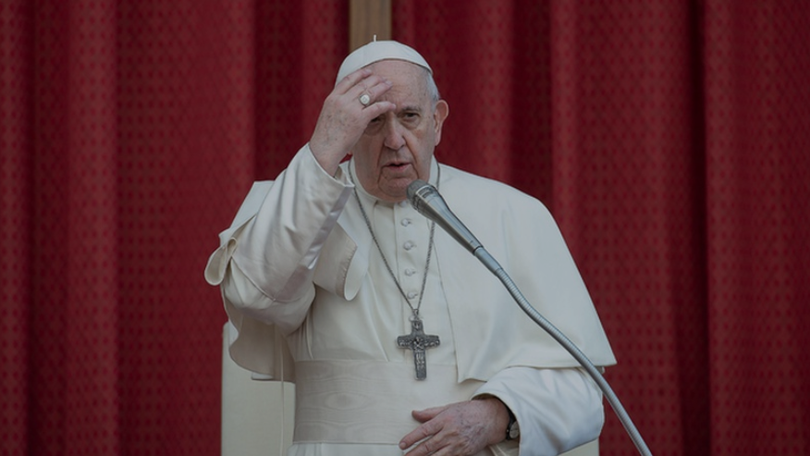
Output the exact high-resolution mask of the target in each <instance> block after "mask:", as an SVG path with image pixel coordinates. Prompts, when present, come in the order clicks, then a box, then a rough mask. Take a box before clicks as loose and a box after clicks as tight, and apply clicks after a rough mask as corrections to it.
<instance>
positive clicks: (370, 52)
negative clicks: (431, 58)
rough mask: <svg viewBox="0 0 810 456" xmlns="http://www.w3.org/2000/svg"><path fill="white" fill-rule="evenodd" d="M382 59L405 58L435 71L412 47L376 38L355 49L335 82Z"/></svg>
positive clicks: (347, 58) (344, 63)
mask: <svg viewBox="0 0 810 456" xmlns="http://www.w3.org/2000/svg"><path fill="white" fill-rule="evenodd" d="M380 60H404V61H406V62H411V63H415V64H417V65H419V66H421V67H424V68H425V69H427V70H428V71H430V72H431V73H433V70H432V69H431V68H430V65H428V63H427V61H426V60H425V59H424V57H422V56H421V55H419V53H418V52H416V50H414V49H413V48H412V47H410V46H406V45H404V44H402V43H399V42H397V41H376V40H375V41H372V42H370V43H368V44H366V45H365V46H361V47H359V48H357V49H355V51H354V52H352V53H351V54H349V56H348V57H346V59H345V60H344V61H343V64H342V65H340V69H339V70H338V75H337V80H336V81H335V84H337V83H338V82H340V80H341V79H343V78H345V77H346V76H347V75H349V74H351V73H353V72H355V71H357V70H359V69H360V68H363V67H365V66H368V65H371V64H372V63H374V62H379V61H380Z"/></svg>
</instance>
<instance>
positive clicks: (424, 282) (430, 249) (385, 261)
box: [348, 163, 442, 320]
mask: <svg viewBox="0 0 810 456" xmlns="http://www.w3.org/2000/svg"><path fill="white" fill-rule="evenodd" d="M437 165H438V163H437ZM348 169H349V180H351V181H352V184H354V198H355V199H356V200H357V205H358V206H360V213H361V214H363V220H364V221H365V222H366V226H367V227H368V232H369V233H371V239H372V240H373V241H374V245H376V246H377V250H378V251H379V252H380V257H382V260H383V264H385V269H387V270H388V273H389V274H390V275H391V278H392V279H394V283H395V284H396V285H397V289H398V290H399V293H400V294H401V295H402V297H403V298H405V303H407V304H408V307H410V308H411V313H412V314H413V317H414V318H415V319H417V320H420V318H419V309H420V308H421V307H422V298H423V297H424V296H425V286H426V285H427V276H428V268H429V267H430V257H431V252H433V233H434V232H435V231H436V222H433V221H431V224H430V241H429V242H428V252H427V259H426V260H425V273H424V275H423V276H422V290H421V291H420V292H419V303H418V304H417V305H416V307H414V306H413V305H412V304H411V300H410V299H408V295H406V294H405V291H403V290H402V286H401V285H400V284H399V280H397V276H396V274H394V270H393V269H391V265H390V264H388V259H386V258H385V254H384V253H383V250H382V247H380V242H379V241H378V240H377V236H376V235H375V234H374V230H373V229H372V228H371V220H370V219H369V218H368V215H367V214H366V210H365V209H364V208H363V203H362V202H361V201H360V195H358V193H357V183H356V182H355V181H354V175H353V174H352V167H351V165H349V166H348ZM437 169H438V173H436V188H437V189H438V187H439V181H440V180H441V176H442V170H441V168H440V167H438V166H437Z"/></svg>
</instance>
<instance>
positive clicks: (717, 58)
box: [0, 0, 810, 456]
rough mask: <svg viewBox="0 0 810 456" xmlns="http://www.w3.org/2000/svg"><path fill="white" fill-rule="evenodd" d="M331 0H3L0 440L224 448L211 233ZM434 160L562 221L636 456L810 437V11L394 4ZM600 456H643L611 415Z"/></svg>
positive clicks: (152, 450)
mask: <svg viewBox="0 0 810 456" xmlns="http://www.w3.org/2000/svg"><path fill="white" fill-rule="evenodd" d="M347 11H348V2H347V1H345V0H344V1H334V0H319V1H308V2H288V1H281V0H278V1H249V0H238V1H237V0H202V1H201V0H181V1H165V0H162V1H161V0H140V1H124V0H119V1H115V0H74V1H70V2H61V1H55V0H52V1H44V0H43V1H24V0H7V1H5V2H4V3H3V4H2V5H1V6H0V122H2V124H0V207H1V208H2V211H1V212H0V290H2V301H1V302H2V308H0V372H1V373H2V375H1V377H0V402H2V404H0V405H1V407H0V452H2V453H3V454H9V455H28V454H30V455H51V454H53V455H57V454H77V455H79V454H87V455H91V454H92V455H97V454H109V455H119V454H121V455H124V454H127V455H128V454H153V455H162V454H165V455H178V454H203V455H211V456H213V455H215V454H218V453H219V436H218V434H219V388H220V385H219V379H220V367H219V363H220V330H221V325H222V323H223V322H224V320H225V316H224V312H223V311H222V309H221V303H220V302H219V296H218V292H217V290H216V289H213V288H211V287H209V286H207V285H206V284H205V283H204V281H203V280H202V269H203V266H204V264H205V261H206V259H207V255H208V253H209V252H210V251H212V250H213V248H214V247H215V246H216V242H217V240H216V233H217V232H218V231H219V230H221V229H222V228H224V227H225V226H227V224H228V223H229V221H230V219H231V217H232V216H233V214H234V213H235V211H236V208H237V207H238V204H239V202H240V201H241V198H242V197H243V195H244V194H245V192H246V191H247V189H248V188H249V185H250V182H251V181H252V180H254V179H269V178H273V177H274V176H275V175H276V174H277V173H278V172H279V171H280V170H281V169H283V167H284V165H285V164H286V163H287V161H288V160H289V159H290V157H291V156H292V155H293V154H294V153H295V151H297V149H298V148H299V147H300V146H301V145H302V144H303V143H305V142H306V141H307V139H308V137H309V134H310V132H311V130H312V128H313V126H314V122H315V119H316V117H317V114H318V111H319V109H320V101H321V100H322V99H323V97H325V95H326V94H327V93H328V92H329V90H330V88H331V86H332V84H333V82H334V79H333V78H334V74H335V71H336V68H337V66H338V65H339V63H340V61H341V59H342V57H343V56H344V55H345V52H346V42H347V41H348V29H347V23H348V13H347ZM393 17H394V23H393V30H394V35H395V38H397V39H399V40H402V41H404V42H406V43H409V44H412V45H414V46H415V47H416V48H417V49H419V50H420V51H422V53H423V54H424V55H425V56H426V58H427V59H428V61H430V62H431V64H432V65H433V66H434V69H435V71H436V78H437V82H438V84H439V87H440V89H441V90H442V92H443V95H444V97H445V98H446V99H447V100H448V101H449V103H450V107H451V109H450V118H449V119H448V123H447V124H446V129H445V134H444V135H443V142H442V144H441V145H440V146H439V149H438V151H437V154H438V156H439V157H440V159H442V160H444V161H445V162H447V163H449V164H453V165H455V166H459V167H461V168H464V169H467V170H470V171H473V172H476V173H479V174H483V175H487V176H490V177H494V178H497V179H500V180H503V181H506V182H508V183H511V184H513V185H515V186H517V187H518V188H521V189H523V190H524V191H526V192H528V193H531V194H533V195H535V196H537V197H538V198H540V199H541V200H543V201H544V202H545V203H546V204H547V205H548V206H549V207H550V208H551V210H552V212H553V213H554V215H555V217H556V218H557V220H558V222H559V223H560V225H561V227H562V230H563V233H564V234H565V236H566V239H567V240H568V242H569V245H570V247H571V250H572V252H573V254H574V256H575V258H576V260H577V263H578V264H579V266H580V268H581V270H582V273H583V275H584V277H585V280H586V283H587V284H588V286H589V288H590V290H591V292H592V295H593V297H594V301H595V303H596V305H597V308H598V311H599V313H600V315H601V316H602V319H603V322H604V324H605V327H606V330H607V332H608V336H609V337H610V339H611V342H612V344H613V347H614V350H615V352H616V355H617V357H618V360H619V365H618V366H616V367H614V368H611V369H609V370H608V373H607V376H608V380H609V381H610V383H611V385H613V387H614V389H615V390H616V392H617V393H618V395H619V397H620V398H621V399H622V401H623V403H624V405H625V407H627V409H628V411H629V413H630V415H631V416H632V417H633V419H634V421H635V422H636V425H637V426H638V427H639V430H640V431H641V433H642V435H643V436H644V437H645V439H646V440H647V442H648V444H649V446H650V448H651V449H652V451H653V453H654V454H656V455H658V456H662V455H690V456H691V455H713V456H719V455H726V454H728V455H735V456H736V455H751V456H753V455H773V454H780V455H796V456H799V455H805V454H810V435H809V434H808V433H807V429H810V393H808V391H810V380H808V375H810V368H808V367H807V366H808V365H807V363H806V359H807V357H808V354H809V353H810V332H808V331H807V330H806V329H805V328H807V327H808V325H810V307H808V302H810V280H808V271H809V270H810V268H808V261H807V258H808V257H810V228H808V226H810V203H809V202H808V201H810V183H808V182H810V157H808V155H809V154H810V89H809V88H808V83H807V82H808V80H810V9H808V8H807V7H806V5H805V4H804V2H802V1H800V0H793V1H768V2H763V1H757V0H746V1H739V0H706V1H702V2H682V1H678V0H649V1H638V0H635V1H632V0H621V1H611V2H570V1H566V0H550V1H543V2H538V1H534V0H532V1H530V0H513V1H503V0H497V1H496V0H492V1H485V0H447V1H442V2H435V1H429V0H407V1H406V0H399V1H395V2H394V14H393ZM606 415H607V424H606V427H605V430H604V432H603V435H602V438H601V453H602V454H604V455H625V454H626V455H630V454H636V452H635V449H634V448H633V446H632V443H631V442H630V441H629V439H628V437H627V436H626V434H625V433H624V430H623V429H622V428H621V425H620V424H619V423H618V421H617V420H616V418H615V416H614V415H613V412H612V411H611V410H610V409H609V408H608V410H607V411H606Z"/></svg>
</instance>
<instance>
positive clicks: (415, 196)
mask: <svg viewBox="0 0 810 456" xmlns="http://www.w3.org/2000/svg"><path fill="white" fill-rule="evenodd" d="M407 194H408V200H410V202H411V205H412V206H413V208H414V209H416V211H417V212H419V213H420V214H422V215H424V216H425V217H427V218H428V219H430V220H432V221H434V222H436V224H438V225H439V226H441V227H442V228H443V229H444V230H445V231H447V232H448V233H449V234H450V235H451V236H452V237H453V238H455V239H456V241H458V242H459V243H460V244H461V245H463V246H464V247H466V248H467V250H469V251H470V253H472V254H473V255H474V256H475V257H476V258H478V260H479V261H481V263H483V265H484V266H486V268H487V269H489V270H490V271H491V272H492V273H493V274H494V275H495V276H496V277H498V279H500V281H501V283H503V285H504V286H505V287H506V290H507V291H509V294H511V295H512V298H513V299H514V300H515V302H516V303H517V305H518V306H519V307H520V308H521V309H522V310H523V311H524V312H525V313H526V315H528V316H529V317H530V318H531V319H532V320H534V322H535V323H537V325H538V326H540V327H541V328H543V329H544V330H545V331H546V332H547V333H548V334H549V335H550V336H551V337H552V338H554V340H556V341H557V342H558V343H559V344H560V345H562V346H563V348H565V349H566V350H567V351H568V353H570V354H571V356H573V357H574V359H576V360H577V361H578V362H579V364H580V365H582V367H583V368H584V369H585V371H586V372H587V373H588V374H590V376H591V377H592V378H593V380H594V382H595V383H596V384H597V386H599V388H600V389H601V390H602V393H604V396H605V398H606V399H607V401H608V403H610V405H611V406H613V410H614V411H615V412H616V415H617V416H618V418H619V421H621V423H622V424H623V425H624V428H625V430H627V433H628V434H629V435H630V438H631V440H633V443H634V444H635V445H636V449H638V451H639V452H640V453H641V454H642V456H652V453H651V452H650V449H649V448H648V447H647V444H646V443H645V442H644V439H643V438H642V437H641V434H640V433H639V432H638V429H636V426H635V425H634V424H633V420H631V419H630V415H628V414H627V411H626V410H625V409H624V406H622V403H621V401H619V398H618V396H616V393H615V392H613V389H612V388H611V387H610V385H609V384H608V382H607V380H605V378H604V377H603V376H602V373H601V372H600V371H599V369H597V368H596V366H594V365H593V363H592V362H591V360H589V359H588V357H587V356H586V355H585V354H584V353H583V352H582V351H581V350H580V349H579V347H577V346H576V345H575V344H574V343H573V342H571V341H570V340H569V339H568V338H567V337H566V336H565V334H563V333H562V332H561V331H560V330H559V329H557V328H556V327H555V326H554V325H553V324H551V322H549V321H548V320H546V318H545V317H543V316H542V315H541V314H540V313H539V312H538V311H537V310H536V309H535V308H534V307H532V305H531V303H529V301H528V300H527V299H526V297H524V296H523V293H521V292H520V290H519V289H518V287H517V285H516V284H515V282H514V281H513V280H512V279H511V277H509V274H507V273H506V271H504V270H503V268H502V267H501V265H500V264H498V262H497V261H496V260H495V258H494V257H493V256H492V255H490V254H489V252H487V250H486V249H485V248H484V246H482V245H481V243H480V242H478V239H476V238H475V236H473V234H472V233H471V232H470V230H468V229H467V227H466V226H464V224H463V223H461V220H459V219H458V217H456V215H455V214H453V211H451V210H450V208H449V207H448V206H447V203H445V202H444V198H442V196H441V195H439V191H438V190H436V187H434V186H432V185H430V184H428V183H427V182H425V181H423V180H420V179H417V180H415V181H413V182H411V183H410V185H408V190H407Z"/></svg>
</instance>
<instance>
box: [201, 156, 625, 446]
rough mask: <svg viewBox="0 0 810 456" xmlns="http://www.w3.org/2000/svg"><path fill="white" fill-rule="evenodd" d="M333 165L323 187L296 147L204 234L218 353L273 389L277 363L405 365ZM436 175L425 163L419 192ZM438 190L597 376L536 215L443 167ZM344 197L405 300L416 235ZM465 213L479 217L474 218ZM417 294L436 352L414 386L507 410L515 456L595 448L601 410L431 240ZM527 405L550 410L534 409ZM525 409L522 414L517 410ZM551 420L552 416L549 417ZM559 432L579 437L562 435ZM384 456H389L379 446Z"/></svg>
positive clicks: (396, 323)
mask: <svg viewBox="0 0 810 456" xmlns="http://www.w3.org/2000/svg"><path fill="white" fill-rule="evenodd" d="M347 166H349V165H348V164H343V165H342V166H341V170H340V171H339V172H338V174H337V176H335V178H332V177H331V176H328V175H327V174H326V173H324V172H323V170H322V169H321V168H320V167H319V166H318V165H317V162H316V161H315V160H314V158H313V157H312V155H311V152H310V151H309V149H308V148H307V147H305V148H304V149H302V151H301V152H299V154H298V155H296V157H295V158H294V160H293V161H292V163H291V164H290V166H289V168H288V169H287V171H285V172H284V173H282V174H281V175H280V176H279V178H278V179H277V180H276V181H275V182H274V183H257V184H256V185H255V186H254V188H253V190H252V191H251V193H250V194H249V195H248V197H247V198H246V200H245V203H244V204H243V207H242V208H241V209H240V211H239V214H238V215H237V217H236V219H235V221H234V224H233V225H232V227H231V228H230V229H228V230H226V231H225V232H223V233H222V234H221V235H220V237H221V241H222V245H221V247H220V248H219V249H218V250H217V251H216V252H214V254H212V256H211V259H210V261H209V265H208V267H207V268H206V278H207V280H208V281H209V282H210V283H212V284H222V288H223V297H224V300H225V306H226V310H227V312H228V315H229V318H230V320H231V322H232V323H233V324H234V327H235V328H236V329H237V330H238V331H239V334H238V337H237V338H236V339H235V340H234V342H233V344H232V345H231V355H232V357H233V359H234V360H235V361H236V362H237V363H239V364H241V365H243V366H245V367H246V368H249V369H251V370H254V371H257V372H262V373H266V374H271V375H274V376H276V378H282V377H281V373H282V370H283V371H284V376H283V378H286V379H291V380H294V379H295V374H294V364H292V363H290V361H291V358H292V359H295V361H297V362H306V361H320V360H341V359H347V360H352V361H364V360H365V361H381V362H386V363H399V364H406V365H410V366H411V367H412V365H413V364H412V355H411V352H410V351H405V350H401V349H399V348H397V347H396V344H395V343H394V340H395V339H396V336H397V335H401V334H405V333H407V332H409V329H410V327H409V323H408V317H409V315H410V309H409V308H408V307H407V306H406V305H405V303H404V300H403V299H402V298H401V297H400V296H399V292H398V291H396V288H395V287H394V285H393V281H392V279H391V277H390V276H389V275H388V272H387V271H386V270H385V267H384V266H383V265H382V262H381V258H380V256H379V253H378V252H377V251H376V247H374V245H373V243H372V242H371V239H370V235H369V234H368V229H367V227H366V226H365V223H364V222H363V220H362V218H361V216H360V215H359V209H358V207H357V204H356V201H354V199H353V197H351V191H352V186H351V185H350V184H349V183H348V182H347V180H346V177H345V173H346V170H347ZM436 167H437V165H436V164H435V162H434V165H433V169H432V174H431V175H432V176H433V177H434V179H435V176H436ZM439 187H440V191H441V193H442V194H443V195H444V197H445V199H447V201H448V203H449V204H450V205H451V207H452V208H453V210H454V212H456V214H458V215H459V217H460V218H461V219H462V220H464V221H465V222H466V223H467V224H468V226H469V227H470V228H471V229H472V231H473V232H474V233H476V235H477V236H478V237H479V239H480V240H481V241H482V242H483V243H484V245H485V246H486V247H487V248H488V250H489V251H490V252H491V253H492V254H493V256H495V258H496V259H498V260H499V262H501V264H502V265H503V266H504V268H505V269H506V271H507V272H509V273H510V275H512V277H513V278H514V279H515V281H516V283H517V284H518V285H519V286H520V287H521V290H522V291H523V293H524V294H525V295H526V296H527V298H528V299H529V301H530V302H532V303H533V304H534V305H535V307H537V308H538V310H539V311H540V312H541V313H543V314H544V315H545V316H546V318H548V319H549V320H550V321H551V322H552V323H554V324H555V325H557V326H558V327H559V328H560V329H561V330H562V331H563V332H564V333H566V334H567V335H568V337H569V338H571V339H572V340H573V341H574V342H575V343H577V345H578V346H579V347H580V348H581V349H582V350H583V351H584V352H585V353H586V354H587V355H588V356H589V357H590V358H591V360H592V361H594V363H596V364H597V365H609V364H613V363H614V362H615V361H614V359H613V355H612V352H611V351H610V347H609V345H608V343H607V340H606V337H605V336H604V332H603V331H602V328H601V325H600V324H599V321H598V318H597V316H596V313H595V311H594V309H593V306H592V304H591V302H590V298H589V297H588V294H587V290H586V289H585V287H584V284H582V281H581V279H580V278H579V274H578V272H577V271H576V267H575V266H574V264H573V261H572V260H571V258H570V255H569V254H568V252H567V249H566V248H565V245H564V242H563V241H562V238H561V236H560V235H559V232H558V230H557V228H556V225H555V224H554V222H553V220H552V219H551V217H550V215H549V214H548V212H547V211H546V210H545V208H544V207H542V205H541V204H540V203H539V202H537V201H536V200H534V199H531V198H529V197H528V196H526V195H523V194H520V193H518V192H516V191H515V190H513V189H510V188H509V187H506V186H504V185H502V184H498V183H495V182H494V181H489V180H486V179H482V178H478V177H475V176H472V175H469V174H467V173H463V172H461V171H459V170H455V169H453V168H451V167H447V166H442V182H441V184H440V185H439ZM359 190H360V194H361V195H362V199H363V204H364V205H365V207H366V211H367V212H368V213H369V215H370V217H371V218H372V220H373V223H374V229H375V232H377V233H384V234H385V235H384V242H382V246H383V248H384V249H385V255H386V257H387V258H389V261H390V262H391V263H392V267H393V268H394V270H395V273H396V274H397V276H398V279H399V280H400V282H401V283H402V286H403V288H404V289H405V291H406V292H410V291H416V292H418V291H419V290H420V288H421V278H422V272H423V268H424V261H425V255H426V253H427V251H426V248H427V245H428V240H427V239H428V232H429V230H428V226H429V223H428V222H427V220H425V219H424V217H422V216H421V215H419V214H418V213H416V212H415V211H414V210H413V209H412V208H410V206H409V205H408V204H407V203H404V204H398V205H390V204H385V203H382V202H378V201H376V200H374V199H373V198H372V197H371V196H369V195H367V194H366V193H365V192H364V191H362V189H361V188H360V189H359ZM493 203H494V204H493ZM481 205H485V206H486V207H487V208H488V210H490V211H491V212H489V213H486V214H485V213H482V212H480V211H479V208H480V206H481ZM267 233H271V234H272V235H271V236H268V235H267ZM380 236H381V237H383V235H380ZM527 253H528V254H527ZM425 295H426V297H425V299H424V304H423V307H422V311H421V314H422V316H423V319H424V321H425V331H426V332H427V333H428V334H438V335H440V337H441V338H442V343H441V345H440V346H439V347H436V348H433V349H430V350H428V353H427V359H428V363H429V364H428V380H426V381H428V382H429V381H430V380H431V375H430V373H431V365H447V366H456V367H457V376H458V378H457V380H458V381H459V382H464V381H478V382H482V384H483V387H482V389H481V392H486V391H487V389H486V388H492V394H493V395H496V396H498V397H499V398H501V399H502V400H503V401H504V402H505V403H507V404H510V408H511V407H514V408H513V411H514V412H515V414H516V416H517V417H518V420H519V422H520V423H521V428H522V429H523V432H522V435H523V436H522V438H521V442H520V448H521V453H522V454H556V452H557V451H559V450H562V449H567V448H570V447H572V446H575V445H577V444H580V443H584V442H586V441H588V440H592V439H593V438H595V437H596V436H597V435H598V432H599V429H600V428H601V423H602V414H601V397H600V395H599V393H598V391H596V389H595V387H594V386H593V385H592V384H591V383H590V382H589V381H583V380H582V374H581V373H580V372H579V370H577V369H534V368H559V367H575V366H576V365H577V364H576V362H575V361H574V360H573V359H572V358H571V357H570V355H568V354H567V353H566V352H565V351H564V350H563V349H562V348H560V347H559V346H558V345H557V344H556V342H554V341H553V340H552V339H551V338H550V337H548V336H547V335H546V334H545V333H544V332H542V330H540V329H539V328H537V327H536V326H535V325H534V323H533V322H531V321H530V320H528V318H527V317H526V316H525V315H524V314H523V313H522V312H521V311H520V310H519V309H518V308H517V307H516V306H515V305H514V304H513V303H512V302H511V297H509V295H508V293H506V292H505V291H504V290H503V289H502V286H501V285H500V283H499V282H498V281H497V279H496V278H494V277H492V276H491V275H490V274H489V273H488V271H486V270H485V269H484V268H483V266H481V265H477V264H476V263H475V260H474V259H473V258H472V257H470V256H469V254H468V253H467V252H466V250H464V249H463V248H462V247H460V246H458V245H456V244H455V241H453V240H452V239H451V238H449V236H448V235H446V234H445V233H443V232H442V231H441V230H440V229H437V231H436V250H435V252H434V259H433V264H432V265H431V267H430V271H429V276H428V283H427V288H426V291H425ZM476 304H483V305H476ZM270 322H272V323H273V324H268V323H270ZM471 328H476V330H469V329H471ZM288 348H289V351H288ZM290 355H292V356H291V357H290ZM510 366H511V367H513V368H512V369H507V368H508V367H510ZM571 373H574V374H575V376H577V377H578V378H580V380H579V381H578V383H576V382H575V383H574V384H578V385H579V386H572V383H571V381H570V380H571V379H570V376H571V375H573V374H571ZM483 382H486V383H483ZM538 385H544V386H545V388H537V387H538ZM555 385H556V386H555ZM560 385H563V386H560ZM550 386H553V387H550ZM537 390H542V391H543V392H537ZM561 391H562V392H565V391H567V392H568V394H562V393H561ZM535 393H536V394H535ZM543 395H545V398H546V400H548V401H551V402H552V403H557V404H558V405H557V406H556V407H552V406H550V405H549V404H546V403H545V402H544V399H543V397H542V396H543ZM566 397H567V398H568V399H566ZM527 399H531V401H530V402H532V404H531V405H525V406H524V405H521V404H523V403H524V402H525V401H527ZM583 403H584V405H583ZM559 404H562V405H559ZM436 405H442V404H436V403H429V404H419V403H418V398H416V397H415V400H414V407H413V409H418V408H426V407H430V406H436ZM552 409H555V410H559V414H558V413H554V414H553V415H554V416H549V415H552V414H550V413H548V410H552ZM403 413H404V414H409V413H410V410H404V411H403ZM571 423H585V425H578V426H577V429H576V433H575V434H576V435H573V436H569V435H566V434H567V433H570V432H571V429H572V426H570V424H571ZM415 426H416V423H415V422H414V427H415ZM393 443H395V442H391V443H389V444H388V446H389V447H391V444H393ZM374 446H376V445H374ZM507 446H508V445H507ZM513 446H514V445H513ZM338 448H344V445H338V446H337V447H334V446H330V445H329V444H310V443H308V444H296V445H294V447H293V449H292V450H291V454H304V453H305V454H338V453H333V450H336V449H337V451H340V450H339V449H338ZM319 451H323V452H324V453H319ZM390 451H392V452H393V451H396V452H397V454H401V452H400V451H399V449H398V448H396V446H395V445H394V446H393V447H391V449H390ZM302 452H303V453H302ZM340 454H359V453H354V452H352V453H348V452H347V453H340ZM374 454H381V453H377V452H376V450H375V452H374ZM392 454H393V453H392Z"/></svg>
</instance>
